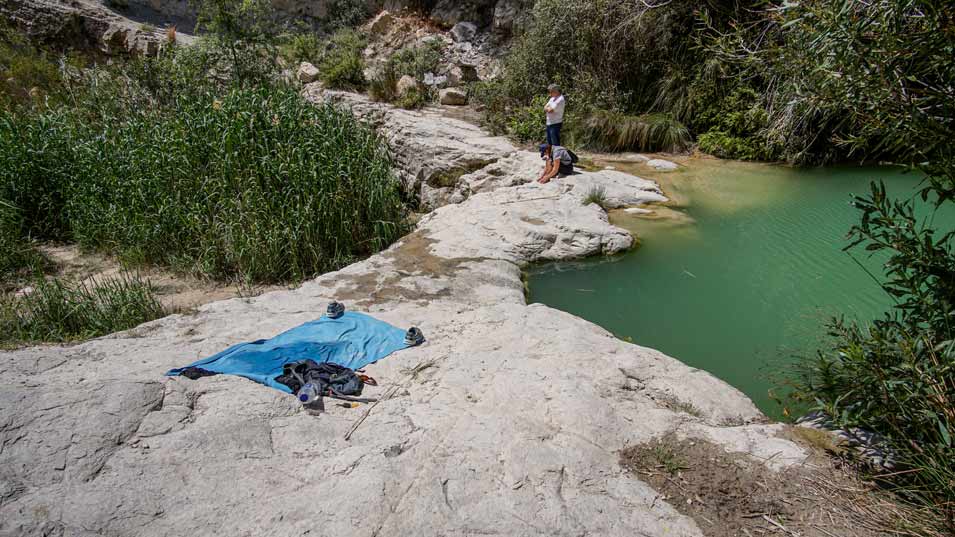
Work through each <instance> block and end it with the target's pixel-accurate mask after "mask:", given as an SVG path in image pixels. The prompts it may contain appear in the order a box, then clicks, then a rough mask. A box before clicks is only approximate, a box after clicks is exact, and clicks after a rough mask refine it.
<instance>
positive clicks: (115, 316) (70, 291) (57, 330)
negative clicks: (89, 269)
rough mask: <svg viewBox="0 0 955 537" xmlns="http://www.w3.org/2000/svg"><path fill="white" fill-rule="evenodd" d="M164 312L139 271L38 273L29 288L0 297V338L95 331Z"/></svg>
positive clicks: (80, 335)
mask: <svg viewBox="0 0 955 537" xmlns="http://www.w3.org/2000/svg"><path fill="white" fill-rule="evenodd" d="M164 315H166V311H165V310H164V308H163V307H162V305H161V304H160V303H159V301H158V300H157V299H156V297H155V294H154V291H153V288H152V286H151V285H150V284H149V282H148V281H145V280H143V279H141V278H140V277H139V276H138V275H134V274H129V273H124V274H122V275H120V276H118V277H108V278H103V279H101V280H99V281H90V282H88V283H87V282H83V283H79V284H67V283H64V282H63V281H62V280H57V279H53V280H44V279H39V280H37V281H36V282H35V284H34V287H33V288H32V290H31V291H30V292H29V293H26V294H24V295H22V296H16V297H10V296H8V297H0V344H11V343H24V342H37V341H45V342H62V341H70V340H76V339H85V338H90V337H97V336H102V335H105V334H109V333H112V332H117V331H120V330H127V329H129V328H133V327H135V326H138V325H140V324H142V323H144V322H147V321H151V320H153V319H158V318H159V317H162V316H164Z"/></svg>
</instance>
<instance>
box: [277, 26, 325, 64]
mask: <svg viewBox="0 0 955 537" xmlns="http://www.w3.org/2000/svg"><path fill="white" fill-rule="evenodd" d="M280 43H281V44H280V45H279V55H280V56H281V57H282V58H283V59H284V60H285V61H286V62H288V63H289V64H291V65H293V66H296V65H298V64H299V63H301V62H308V63H311V64H319V63H320V62H321V59H322V55H323V52H324V44H323V42H322V39H321V38H320V37H319V36H318V34H316V33H312V32H303V33H294V34H288V35H284V36H282V38H281V40H280Z"/></svg>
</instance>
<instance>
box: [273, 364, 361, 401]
mask: <svg viewBox="0 0 955 537" xmlns="http://www.w3.org/2000/svg"><path fill="white" fill-rule="evenodd" d="M275 381H276V382H278V383H279V384H284V385H285V386H288V387H289V389H290V390H292V393H298V391H299V390H300V389H302V386H304V385H305V384H306V383H309V382H311V383H312V384H315V385H316V386H318V387H319V389H320V391H321V392H322V393H323V394H324V393H327V392H328V391H329V390H330V391H331V393H334V394H336V395H361V391H362V389H363V388H364V387H365V383H364V382H363V381H362V380H361V378H359V377H358V375H356V374H355V372H354V371H352V370H351V369H348V368H347V367H342V366H340V365H338V364H332V363H328V362H323V363H318V362H316V361H315V360H302V361H300V362H293V363H289V364H285V365H284V366H283V368H282V374H281V375H279V376H277V377H275Z"/></svg>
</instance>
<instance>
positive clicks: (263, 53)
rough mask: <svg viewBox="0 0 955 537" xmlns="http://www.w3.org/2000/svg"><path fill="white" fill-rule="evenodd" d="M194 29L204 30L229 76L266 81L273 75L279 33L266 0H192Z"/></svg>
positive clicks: (243, 81)
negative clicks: (194, 10) (195, 14)
mask: <svg viewBox="0 0 955 537" xmlns="http://www.w3.org/2000/svg"><path fill="white" fill-rule="evenodd" d="M193 2H194V3H195V5H196V8H197V11H198V20H197V24H196V28H197V30H204V31H206V32H207V38H208V39H209V40H211V41H213V42H214V46H210V47H208V48H207V51H212V52H216V53H218V54H217V55H218V61H217V63H219V64H224V65H225V68H226V71H227V73H228V77H229V78H230V79H231V80H232V81H233V82H235V83H237V84H240V85H257V84H262V83H267V82H268V81H269V80H270V79H272V78H274V76H275V71H276V68H275V58H276V56H277V51H276V43H277V38H278V36H279V35H280V33H281V30H282V28H281V26H280V25H279V24H278V22H277V19H276V17H275V13H274V11H273V10H272V6H271V3H270V1H269V0H193Z"/></svg>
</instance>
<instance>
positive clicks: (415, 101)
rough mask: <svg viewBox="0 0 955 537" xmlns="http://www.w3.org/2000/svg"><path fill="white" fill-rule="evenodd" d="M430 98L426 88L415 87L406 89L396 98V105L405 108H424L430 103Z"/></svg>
mask: <svg viewBox="0 0 955 537" xmlns="http://www.w3.org/2000/svg"><path fill="white" fill-rule="evenodd" d="M429 100H430V99H429V98H428V95H427V93H426V90H421V89H419V88H417V87H414V88H409V89H407V90H405V92H404V93H403V94H402V95H401V96H400V97H398V98H397V99H396V100H395V106H400V107H401V108H404V109H405V110H414V109H417V108H422V107H423V106H424V105H426V104H428V101H429Z"/></svg>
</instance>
